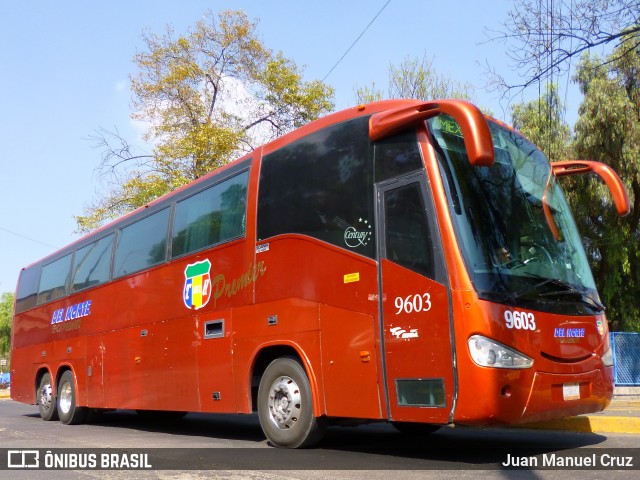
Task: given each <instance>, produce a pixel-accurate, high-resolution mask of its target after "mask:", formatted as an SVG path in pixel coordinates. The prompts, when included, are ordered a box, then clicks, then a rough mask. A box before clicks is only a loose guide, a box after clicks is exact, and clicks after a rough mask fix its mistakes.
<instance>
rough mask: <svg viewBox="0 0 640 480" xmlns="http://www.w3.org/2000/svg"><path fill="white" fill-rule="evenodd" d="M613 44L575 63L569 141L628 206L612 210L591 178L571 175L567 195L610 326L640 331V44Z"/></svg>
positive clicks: (617, 328)
mask: <svg viewBox="0 0 640 480" xmlns="http://www.w3.org/2000/svg"><path fill="white" fill-rule="evenodd" d="M619 50H620V49H617V50H614V52H613V53H612V54H611V56H610V57H609V58H607V59H606V61H605V62H602V61H601V60H600V59H598V58H591V57H589V56H585V57H583V59H582V61H581V63H580V66H579V68H578V72H577V74H576V81H577V82H578V83H579V85H580V89H581V91H582V92H583V93H584V101H583V103H582V106H581V107H580V112H579V113H580V118H579V120H578V122H577V124H576V127H575V133H576V139H575V142H574V149H575V154H576V156H577V157H578V158H594V159H597V160H600V161H602V162H604V163H606V164H608V165H610V166H611V167H613V169H614V170H615V171H616V172H617V173H618V174H619V175H620V177H621V178H622V180H623V182H624V184H625V185H626V187H627V191H628V192H629V199H630V201H631V205H632V211H631V214H630V215H628V216H627V217H625V218H618V217H617V216H616V214H615V210H614V208H613V206H612V201H611V199H610V197H609V195H608V193H606V188H605V187H604V186H603V185H602V184H601V183H600V182H598V183H595V182H593V181H591V180H590V179H582V178H579V179H572V185H571V187H572V188H571V190H570V200H571V203H572V206H573V207H574V209H575V210H576V211H577V212H578V215H577V222H578V224H579V227H580V229H581V232H582V233H583V235H584V236H585V237H586V242H585V243H586V246H587V252H588V254H589V256H590V259H591V260H592V269H593V272H594V276H595V278H596V281H597V283H598V287H599V289H600V292H601V294H602V296H603V301H604V303H605V304H606V305H607V307H608V312H607V316H608V317H609V319H610V320H611V321H612V324H613V325H612V326H613V329H616V330H625V331H638V332H640V304H639V303H638V298H640V229H639V223H640V108H639V105H640V102H639V101H640V78H639V77H638V72H640V48H639V47H636V48H635V50H634V51H633V52H628V51H625V52H624V53H625V54H624V55H621V53H622V52H620V51H619Z"/></svg>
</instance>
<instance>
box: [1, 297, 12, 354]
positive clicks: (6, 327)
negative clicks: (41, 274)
mask: <svg viewBox="0 0 640 480" xmlns="http://www.w3.org/2000/svg"><path fill="white" fill-rule="evenodd" d="M12 318H13V293H3V294H2V296H0V357H5V356H7V355H8V354H9V351H10V350H11V320H12Z"/></svg>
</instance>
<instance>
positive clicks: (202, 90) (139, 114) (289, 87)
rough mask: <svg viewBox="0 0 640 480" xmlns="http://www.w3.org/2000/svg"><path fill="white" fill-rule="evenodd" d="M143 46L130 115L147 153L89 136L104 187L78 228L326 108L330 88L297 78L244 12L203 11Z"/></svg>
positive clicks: (92, 225) (84, 228)
mask: <svg viewBox="0 0 640 480" xmlns="http://www.w3.org/2000/svg"><path fill="white" fill-rule="evenodd" d="M143 40H144V43H145V47H146V48H145V50H144V51H142V52H140V53H138V54H137V55H136V56H135V57H134V61H135V63H136V65H137V68H138V72H137V74H136V75H133V76H132V77H131V89H132V93H133V102H132V103H133V107H134V109H135V112H134V113H133V115H132V117H133V118H134V119H136V120H139V121H142V122H145V123H146V124H148V125H149V127H148V129H147V131H146V134H145V137H144V138H145V140H146V141H147V142H149V144H150V145H152V152H151V153H150V154H149V155H135V154H134V153H133V152H132V151H131V148H130V147H129V145H128V143H127V142H126V141H125V140H123V139H122V138H120V137H119V136H118V135H117V134H111V133H110V132H107V134H108V135H110V137H106V136H105V135H104V131H103V132H102V133H103V134H102V135H101V136H99V137H97V138H94V139H95V140H97V141H98V144H99V146H101V147H103V148H104V153H103V165H102V167H103V170H104V171H107V172H109V173H110V174H112V177H111V188H110V189H109V191H108V192H107V193H106V195H104V196H103V197H102V198H100V199H99V200H98V201H97V202H95V203H94V204H93V205H91V206H89V208H88V209H87V210H86V212H85V215H83V216H78V217H76V220H77V223H78V228H79V230H80V231H88V230H91V229H93V228H96V227H97V226H99V225H100V224H101V223H102V222H104V220H106V219H110V218H115V217H118V216H120V215H123V214H124V213H127V212H129V211H131V210H133V209H134V208H136V207H140V206H142V205H144V204H146V203H148V202H149V201H150V200H153V199H154V198H157V197H159V196H160V195H162V194H164V193H167V192H169V191H171V190H173V189H175V188H177V187H179V186H181V185H184V184H186V183H188V182H190V181H192V180H194V179H196V178H198V177H200V176H202V175H204V174H205V173H207V172H210V171H211V170H214V169H216V168H218V167H220V166H222V165H224V164H226V163H228V162H229V161H231V160H233V159H234V158H236V157H238V156H239V155H241V154H243V153H245V152H249V151H251V150H252V149H253V148H254V147H255V146H257V145H259V144H261V143H264V142H266V141H269V140H271V139H273V138H275V137H277V136H280V135H282V134H284V133H286V132H288V131H290V130H293V129H295V128H297V127H299V126H301V125H303V124H305V123H308V122H309V121H311V120H314V119H316V118H318V117H320V116H322V115H324V114H326V113H328V112H330V111H331V110H332V109H333V100H332V99H333V89H332V88H330V87H328V86H327V85H325V84H323V83H322V82H320V81H311V82H305V81H303V79H302V74H301V73H300V71H299V70H298V68H297V66H296V65H295V64H294V63H293V62H292V61H291V60H289V59H287V58H285V57H284V56H283V55H282V54H281V53H280V52H277V53H274V52H272V51H271V50H269V49H267V48H266V47H265V46H264V45H263V44H262V42H261V40H260V38H259V37H258V35H257V32H256V24H255V23H252V22H250V21H249V20H248V19H247V17H246V15H245V14H244V13H243V12H239V11H223V12H221V13H220V14H219V15H215V14H213V13H211V12H209V13H207V14H206V15H205V16H204V18H203V19H202V20H200V21H199V22H197V23H196V24H195V26H194V27H193V28H192V29H190V30H189V31H188V32H187V33H186V34H184V35H178V36H176V35H175V34H174V32H173V30H172V29H171V27H167V29H166V31H165V32H164V33H163V34H160V35H158V34H153V33H145V34H144V35H143ZM114 138H115V143H116V144H118V142H119V145H118V146H117V147H114ZM132 162H133V167H132V166H131V163H132Z"/></svg>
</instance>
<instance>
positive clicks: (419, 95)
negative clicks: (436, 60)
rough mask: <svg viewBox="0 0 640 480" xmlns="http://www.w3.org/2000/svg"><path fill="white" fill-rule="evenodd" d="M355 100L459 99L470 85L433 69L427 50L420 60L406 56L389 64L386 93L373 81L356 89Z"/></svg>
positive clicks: (468, 92)
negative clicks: (397, 61)
mask: <svg viewBox="0 0 640 480" xmlns="http://www.w3.org/2000/svg"><path fill="white" fill-rule="evenodd" d="M355 93H356V101H357V103H369V102H374V101H377V100H382V99H383V98H416V99H418V100H434V99H438V98H462V99H466V100H470V99H471V96H472V95H473V86H472V85H470V84H468V83H465V84H461V83H459V82H457V81H455V80H452V79H450V78H448V77H446V76H445V75H442V74H439V73H438V72H436V70H435V69H434V68H433V61H432V60H430V59H429V58H428V57H427V55H426V53H425V54H424V56H423V57H422V59H418V58H415V59H410V58H406V59H405V60H404V61H403V62H402V63H401V64H400V65H399V66H395V65H393V64H390V65H389V80H388V86H387V92H386V94H384V93H383V92H382V91H381V90H380V89H378V88H377V87H376V86H375V83H372V84H371V86H370V87H367V86H365V87H357V88H356V92H355Z"/></svg>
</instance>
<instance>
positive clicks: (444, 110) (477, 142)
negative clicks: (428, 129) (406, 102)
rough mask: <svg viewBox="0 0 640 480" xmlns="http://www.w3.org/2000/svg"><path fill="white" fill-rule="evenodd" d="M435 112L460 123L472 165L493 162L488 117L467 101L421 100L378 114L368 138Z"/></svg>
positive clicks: (402, 127) (413, 123) (416, 122)
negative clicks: (448, 116)
mask: <svg viewBox="0 0 640 480" xmlns="http://www.w3.org/2000/svg"><path fill="white" fill-rule="evenodd" d="M436 115H450V116H452V117H453V118H454V120H455V121H456V122H458V125H460V129H461V130H462V136H463V138H464V145H465V147H466V149H467V155H468V157H469V162H470V163H471V165H473V166H478V167H489V166H491V165H493V161H494V151H493V140H492V138H491V132H490V130H489V125H488V124H487V119H486V118H485V116H484V115H483V114H482V112H481V111H480V110H479V109H478V107H476V106H475V105H473V104H471V103H469V102H467V101H464V100H437V101H432V102H419V103H416V104H414V105H411V106H409V107H401V108H396V109H393V110H388V111H386V112H380V113H375V114H373V115H372V116H371V118H370V119H369V138H370V139H371V140H372V141H376V140H381V139H383V138H386V137H388V136H390V135H393V134H394V133H397V132H399V131H401V130H405V129H407V128H410V127H416V126H417V125H419V124H420V123H422V122H424V121H425V120H427V119H429V118H432V117H435V116H436Z"/></svg>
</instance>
